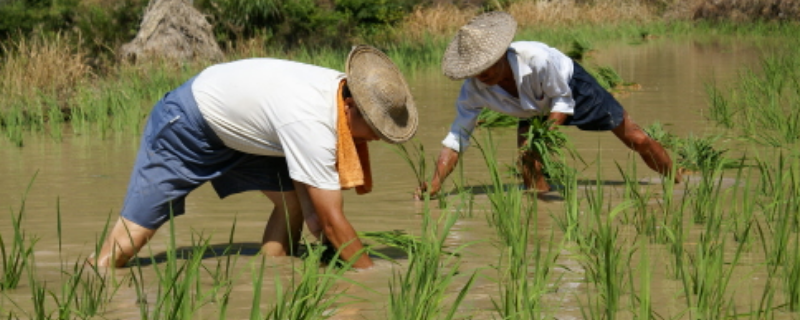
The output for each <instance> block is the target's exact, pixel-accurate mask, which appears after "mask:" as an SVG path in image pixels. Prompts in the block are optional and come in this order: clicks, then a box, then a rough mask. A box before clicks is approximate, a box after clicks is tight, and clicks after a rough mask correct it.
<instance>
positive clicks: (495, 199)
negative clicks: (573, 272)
mask: <svg viewBox="0 0 800 320" xmlns="http://www.w3.org/2000/svg"><path fill="white" fill-rule="evenodd" d="M476 146H477V147H478V148H479V149H480V151H481V153H482V155H483V158H484V162H485V163H486V166H487V168H488V170H489V175H490V179H491V184H490V187H489V190H488V192H487V196H488V198H489V201H490V204H491V207H490V212H489V213H488V214H487V216H486V219H487V222H488V224H489V225H490V226H492V227H494V228H495V231H496V232H495V234H496V236H497V238H498V241H497V244H496V247H497V248H498V249H499V251H500V261H499V263H498V265H497V267H496V269H497V273H498V280H497V282H498V284H499V286H500V297H499V298H498V299H493V301H492V303H493V304H494V308H495V310H496V311H497V313H498V314H499V316H500V317H501V318H502V319H539V318H542V316H543V315H544V314H545V311H546V308H545V307H543V302H542V298H543V297H544V295H545V294H546V293H548V290H549V287H550V286H551V285H553V282H557V280H553V279H551V277H552V275H553V274H552V271H553V268H554V267H555V264H556V260H557V258H558V257H559V254H560V250H561V246H560V244H559V243H557V241H556V240H555V238H554V233H553V232H552V231H551V232H550V234H549V236H548V235H544V236H543V235H540V233H539V232H540V228H539V223H538V222H539V219H538V198H537V197H532V200H531V201H526V199H530V198H528V197H527V196H525V195H524V194H523V192H522V191H521V190H520V189H519V188H506V187H505V184H504V182H503V180H502V178H501V175H502V174H501V172H500V170H499V167H500V166H499V164H498V162H497V159H496V158H495V154H496V152H495V146H494V142H493V140H492V136H491V135H487V136H486V138H485V140H484V142H482V143H477V142H476Z"/></svg>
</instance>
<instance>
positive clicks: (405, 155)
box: [392, 139, 430, 186]
mask: <svg viewBox="0 0 800 320" xmlns="http://www.w3.org/2000/svg"><path fill="white" fill-rule="evenodd" d="M407 143H408V144H410V145H411V148H410V149H411V150H409V148H406V144H405V143H400V144H397V145H394V146H393V148H392V150H394V151H395V152H396V153H397V154H398V155H399V156H400V158H402V159H403V160H405V162H406V164H408V166H409V167H411V170H412V171H413V172H414V177H416V178H417V185H418V186H422V185H425V184H427V183H428V181H430V177H429V176H428V160H427V158H426V155H425V147H424V146H423V145H422V143H417V142H416V141H415V140H414V139H412V140H411V141H409V142H407Z"/></svg>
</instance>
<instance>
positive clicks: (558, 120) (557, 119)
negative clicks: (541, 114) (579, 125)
mask: <svg viewBox="0 0 800 320" xmlns="http://www.w3.org/2000/svg"><path fill="white" fill-rule="evenodd" d="M567 117H568V115H567V114H566V113H562V112H550V115H548V116H547V120H552V121H553V127H551V128H550V129H555V127H557V126H560V125H561V124H562V123H564V121H566V120H567Z"/></svg>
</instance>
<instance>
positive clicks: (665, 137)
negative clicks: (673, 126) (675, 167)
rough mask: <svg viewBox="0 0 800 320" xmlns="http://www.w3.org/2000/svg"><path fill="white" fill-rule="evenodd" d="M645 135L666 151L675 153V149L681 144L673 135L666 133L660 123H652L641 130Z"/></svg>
mask: <svg viewBox="0 0 800 320" xmlns="http://www.w3.org/2000/svg"><path fill="white" fill-rule="evenodd" d="M642 130H644V132H645V133H647V135H648V136H650V138H653V140H655V141H658V143H659V144H661V146H663V147H664V148H665V149H667V150H672V151H675V150H676V148H677V147H678V146H679V145H680V144H681V140H680V138H678V136H676V135H675V134H673V133H671V132H669V131H667V130H666V129H665V128H664V124H662V123H661V122H658V121H656V122H653V123H652V124H650V125H649V126H647V127H644V128H642Z"/></svg>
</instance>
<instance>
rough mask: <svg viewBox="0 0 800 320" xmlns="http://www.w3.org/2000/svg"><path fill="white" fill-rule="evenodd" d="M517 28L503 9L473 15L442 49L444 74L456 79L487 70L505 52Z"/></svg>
mask: <svg viewBox="0 0 800 320" xmlns="http://www.w3.org/2000/svg"><path fill="white" fill-rule="evenodd" d="M516 31H517V22H516V21H515V20H514V18H513V17H512V16H511V15H510V14H508V13H505V12H500V11H494V12H487V13H484V14H481V15H479V16H477V17H475V18H472V20H470V22H469V23H467V24H466V25H465V26H463V27H461V29H459V30H458V33H457V34H456V36H455V38H453V41H451V42H450V44H449V45H448V46H447V50H445V52H444V57H443V58H442V71H443V72H444V75H446V76H447V77H449V78H450V79H453V80H459V79H464V78H469V77H472V76H475V75H477V74H479V73H481V72H483V71H484V70H486V69H488V68H489V67H491V66H492V65H493V64H494V63H495V62H497V60H499V59H500V57H502V56H503V54H505V53H506V50H507V49H508V45H509V44H511V40H513V39H514V33H516Z"/></svg>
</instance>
